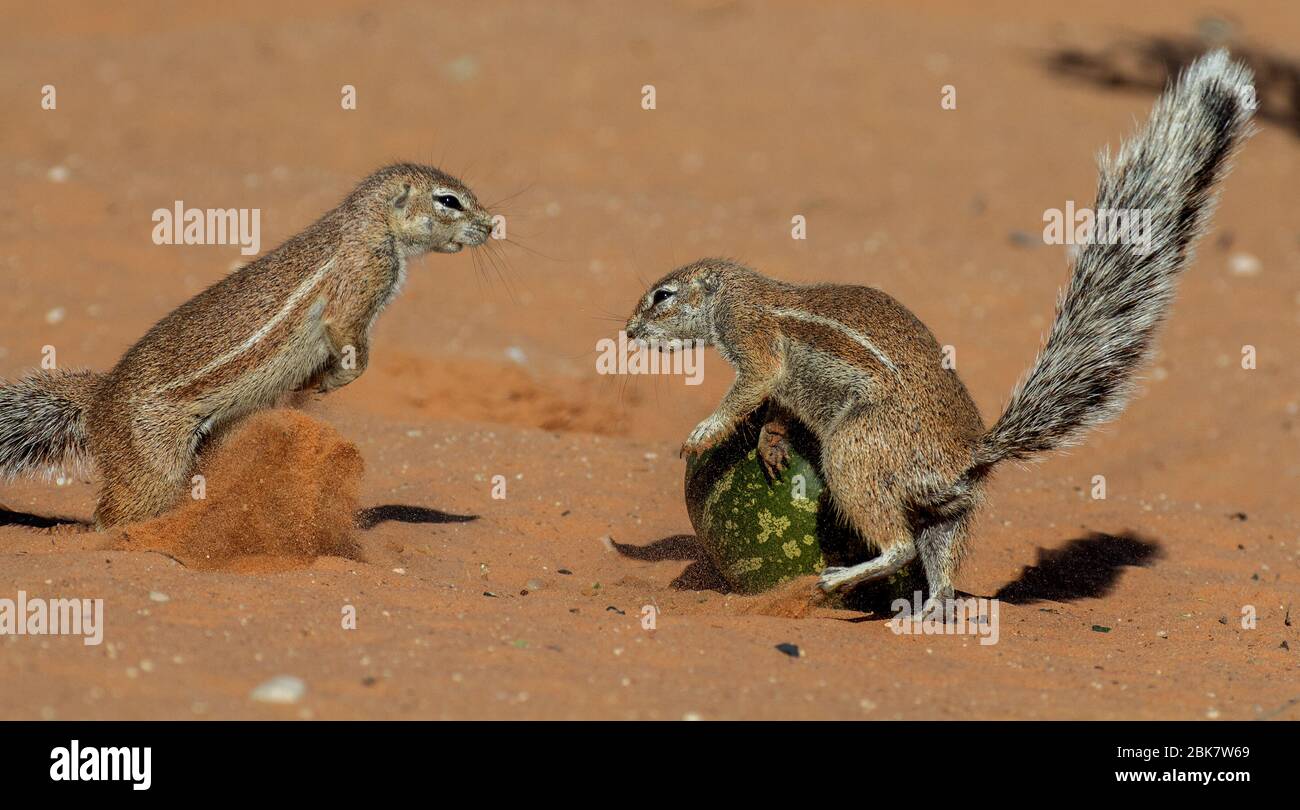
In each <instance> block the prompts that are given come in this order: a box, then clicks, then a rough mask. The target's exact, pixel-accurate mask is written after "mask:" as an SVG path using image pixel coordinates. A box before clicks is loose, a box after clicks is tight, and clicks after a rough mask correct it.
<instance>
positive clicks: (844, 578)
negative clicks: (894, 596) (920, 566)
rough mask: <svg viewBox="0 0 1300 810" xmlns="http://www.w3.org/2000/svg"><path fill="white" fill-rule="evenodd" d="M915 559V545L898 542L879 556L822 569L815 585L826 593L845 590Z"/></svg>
mask: <svg viewBox="0 0 1300 810" xmlns="http://www.w3.org/2000/svg"><path fill="white" fill-rule="evenodd" d="M915 559H916V547H915V546H913V545H912V544H911V543H906V544H903V543H899V544H896V545H893V546H890V547H889V548H888V549H886V550H885V551H883V552H881V554H880V556H878V557H876V558H874V559H871V560H867V561H866V562H864V563H858V564H857V565H850V566H846V567H844V568H837V567H834V566H831V567H827V568H825V569H823V570H822V574H821V577H820V578H818V580H817V587H818V588H820V589H822V590H823V591H825V592H826V593H834V592H836V591H842V590H846V589H848V588H853V587H856V586H858V585H861V584H862V583H864V582H870V581H872V580H876V579H883V578H885V577H887V576H889V575H890V574H893V573H895V572H896V571H900V570H902V568H903V567H904V566H906V565H907V564H908V563H910V562H911V561H912V560H915Z"/></svg>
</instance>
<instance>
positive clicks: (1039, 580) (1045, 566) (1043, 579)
mask: <svg viewBox="0 0 1300 810" xmlns="http://www.w3.org/2000/svg"><path fill="white" fill-rule="evenodd" d="M1160 556H1161V551H1160V544H1159V543H1156V542H1155V541H1153V540H1144V539H1142V538H1141V537H1139V536H1137V535H1135V534H1132V533H1127V534H1119V535H1115V534H1102V533H1100V532H1093V533H1092V534H1090V535H1088V536H1087V537H1080V538H1078V539H1075V540H1071V541H1070V542H1069V543H1066V544H1065V545H1064V546H1062V547H1061V548H1057V549H1051V550H1048V549H1043V548H1040V549H1038V562H1037V563H1036V564H1035V565H1029V566H1026V567H1025V568H1024V570H1023V571H1021V572H1020V577H1019V578H1018V579H1016V580H1015V581H1014V582H1009V583H1007V584H1006V585H1003V586H1002V587H1001V588H1000V589H999V590H998V592H997V593H996V594H994V595H993V596H994V598H995V599H1001V600H1002V601H1004V602H1007V603H1009V604H1012V605H1028V604H1032V603H1034V602H1040V601H1052V602H1071V601H1074V600H1076V599H1097V598H1100V597H1103V596H1106V595H1107V594H1109V593H1110V592H1111V591H1112V590H1114V589H1115V584H1116V583H1117V582H1118V581H1119V576H1120V573H1121V571H1122V569H1124V568H1125V567H1145V566H1148V565H1151V564H1152V563H1154V562H1155V561H1156V560H1158V559H1160Z"/></svg>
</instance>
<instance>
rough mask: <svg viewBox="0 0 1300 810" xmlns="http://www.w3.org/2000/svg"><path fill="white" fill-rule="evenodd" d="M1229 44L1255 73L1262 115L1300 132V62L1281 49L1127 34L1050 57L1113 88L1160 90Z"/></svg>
mask: <svg viewBox="0 0 1300 810" xmlns="http://www.w3.org/2000/svg"><path fill="white" fill-rule="evenodd" d="M1218 45H1226V46H1227V47H1228V52H1229V53H1230V54H1231V55H1232V58H1233V59H1236V60H1239V61H1241V62H1244V63H1245V64H1246V66H1247V67H1249V68H1250V69H1251V71H1252V72H1253V73H1254V74H1255V94H1256V98H1257V100H1258V104H1259V107H1258V111H1257V113H1256V114H1257V115H1258V117H1259V118H1261V119H1263V120H1265V121H1268V122H1269V123H1272V124H1275V125H1277V126H1280V127H1282V128H1284V129H1287V130H1289V131H1290V132H1291V134H1292V135H1295V136H1300V62H1297V61H1295V60H1293V59H1290V58H1288V57H1286V56H1283V55H1281V54H1277V53H1270V52H1268V51H1264V50H1261V49H1259V48H1255V47H1252V46H1250V45H1246V44H1244V43H1241V42H1234V41H1231V39H1230V38H1229V39H1226V40H1225V39H1220V38H1213V39H1210V38H1205V37H1181V38H1180V37H1168V36H1148V37H1127V38H1121V39H1118V40H1116V41H1114V42H1112V43H1111V44H1110V45H1107V46H1105V47H1104V48H1101V49H1100V50H1094V51H1085V50H1081V49H1078V48H1060V49H1058V50H1056V51H1055V52H1053V53H1052V54H1050V55H1049V56H1048V57H1047V59H1046V67H1047V69H1048V70H1049V71H1051V72H1052V73H1055V74H1057V75H1058V76H1063V77H1065V78H1069V79H1073V80H1077V81H1084V82H1087V83H1089V84H1092V85H1095V86H1097V87H1101V88H1103V89H1107V90H1120V91H1128V92H1143V93H1159V92H1160V91H1162V90H1163V89H1164V87H1165V84H1166V83H1167V82H1169V81H1170V80H1171V79H1172V78H1173V77H1174V76H1177V75H1178V72H1179V71H1180V70H1182V69H1184V68H1186V67H1187V66H1188V65H1190V64H1191V63H1192V60H1194V59H1195V58H1196V57H1198V56H1200V55H1201V54H1203V53H1205V52H1207V51H1209V50H1211V49H1213V48H1214V47H1217V46H1218Z"/></svg>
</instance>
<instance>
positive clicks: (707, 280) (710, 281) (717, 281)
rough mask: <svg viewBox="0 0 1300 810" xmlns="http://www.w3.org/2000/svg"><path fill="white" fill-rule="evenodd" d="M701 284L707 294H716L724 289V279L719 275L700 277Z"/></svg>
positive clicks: (708, 274)
mask: <svg viewBox="0 0 1300 810" xmlns="http://www.w3.org/2000/svg"><path fill="white" fill-rule="evenodd" d="M699 284H700V286H701V287H703V288H704V291H705V292H706V293H715V292H717V291H718V290H720V289H722V279H721V278H720V277H719V276H718V274H717V273H706V274H704V275H702V276H700V278H699Z"/></svg>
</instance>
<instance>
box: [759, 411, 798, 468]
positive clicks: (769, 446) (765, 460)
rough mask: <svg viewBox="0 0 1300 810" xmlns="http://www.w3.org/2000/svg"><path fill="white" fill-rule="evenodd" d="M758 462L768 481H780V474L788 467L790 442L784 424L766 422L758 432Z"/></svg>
mask: <svg viewBox="0 0 1300 810" xmlns="http://www.w3.org/2000/svg"><path fill="white" fill-rule="evenodd" d="M758 461H759V463H760V464H761V465H763V471H764V472H766V473H767V477H768V480H771V481H780V480H781V473H783V472H785V468H786V467H789V466H790V440H789V438H788V437H787V436H786V426H785V423H783V422H768V423H767V424H765V425H763V429H762V430H760V431H759V432H758Z"/></svg>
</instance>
